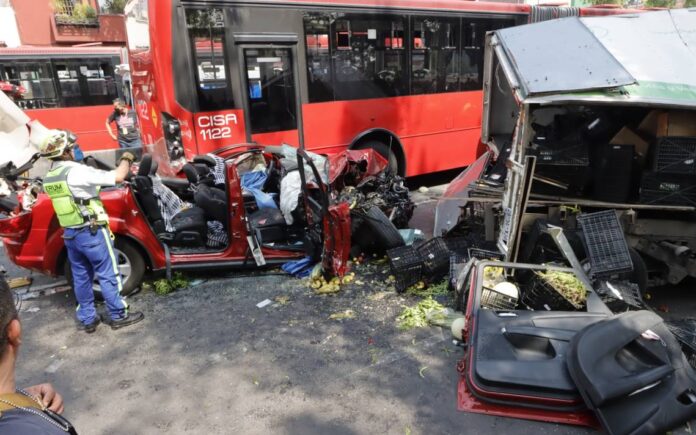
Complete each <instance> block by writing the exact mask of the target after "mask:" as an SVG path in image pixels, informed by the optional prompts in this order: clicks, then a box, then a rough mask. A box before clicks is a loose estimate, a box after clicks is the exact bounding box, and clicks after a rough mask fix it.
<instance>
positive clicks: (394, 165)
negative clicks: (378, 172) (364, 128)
mask: <svg viewBox="0 0 696 435" xmlns="http://www.w3.org/2000/svg"><path fill="white" fill-rule="evenodd" d="M367 148H372V149H373V150H375V151H377V152H378V153H379V154H380V155H381V156H382V157H384V158H385V159H387V161H388V162H389V165H388V166H387V170H388V171H389V172H390V173H392V174H399V175H401V173H400V170H401V169H402V168H400V167H399V159H397V157H396V154H395V153H394V150H393V149H390V148H389V145H387V144H385V143H383V142H380V141H378V140H368V141H366V142H365V143H362V144H360V145H358V146H357V147H356V149H361V150H362V149H367Z"/></svg>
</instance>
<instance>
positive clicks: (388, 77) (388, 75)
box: [377, 69, 396, 83]
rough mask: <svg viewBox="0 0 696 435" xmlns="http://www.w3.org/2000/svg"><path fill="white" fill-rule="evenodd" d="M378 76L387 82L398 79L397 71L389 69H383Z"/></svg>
mask: <svg viewBox="0 0 696 435" xmlns="http://www.w3.org/2000/svg"><path fill="white" fill-rule="evenodd" d="M377 77H379V79H380V80H384V81H385V82H387V83H393V82H394V81H395V80H396V73H395V72H394V71H392V70H389V69H383V70H382V71H380V72H378V73H377Z"/></svg>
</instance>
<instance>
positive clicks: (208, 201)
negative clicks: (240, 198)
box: [182, 163, 228, 226]
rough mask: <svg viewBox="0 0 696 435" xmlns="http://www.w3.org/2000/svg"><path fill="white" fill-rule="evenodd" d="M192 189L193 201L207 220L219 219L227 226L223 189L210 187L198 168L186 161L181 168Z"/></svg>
mask: <svg viewBox="0 0 696 435" xmlns="http://www.w3.org/2000/svg"><path fill="white" fill-rule="evenodd" d="M182 170H183V172H184V174H185V175H186V178H187V179H188V181H189V183H190V184H191V189H192V190H193V201H194V202H195V204H196V206H197V207H200V208H201V209H203V211H204V212H205V218H206V219H207V220H212V221H219V222H222V224H223V225H225V226H227V225H226V224H227V220H228V218H227V195H226V194H225V191H224V190H223V189H218V188H217V187H211V186H209V185H207V184H205V183H204V182H202V180H203V179H202V178H201V175H200V170H199V168H197V167H196V165H195V164H191V163H186V164H185V165H184V166H183V168H182Z"/></svg>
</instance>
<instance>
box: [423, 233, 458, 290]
mask: <svg viewBox="0 0 696 435" xmlns="http://www.w3.org/2000/svg"><path fill="white" fill-rule="evenodd" d="M416 249H417V251H418V253H419V254H420V256H421V258H422V259H423V265H424V273H425V274H427V279H428V280H429V281H436V280H437V279H438V278H440V277H442V276H444V275H445V274H446V273H447V271H448V268H449V259H450V250H449V248H448V247H447V243H445V240H444V239H443V238H442V237H435V238H433V239H430V240H428V241H427V242H423V243H421V244H420V245H418V247H417V248H416Z"/></svg>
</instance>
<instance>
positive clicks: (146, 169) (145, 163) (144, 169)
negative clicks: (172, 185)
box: [138, 154, 152, 177]
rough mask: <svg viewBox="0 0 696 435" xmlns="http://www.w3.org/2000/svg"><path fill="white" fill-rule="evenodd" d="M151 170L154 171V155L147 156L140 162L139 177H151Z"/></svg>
mask: <svg viewBox="0 0 696 435" xmlns="http://www.w3.org/2000/svg"><path fill="white" fill-rule="evenodd" d="M150 169H152V155H150V154H145V155H144V156H143V158H142V159H141V160H140V166H139V167H138V175H139V176H141V177H147V176H148V175H150Z"/></svg>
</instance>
